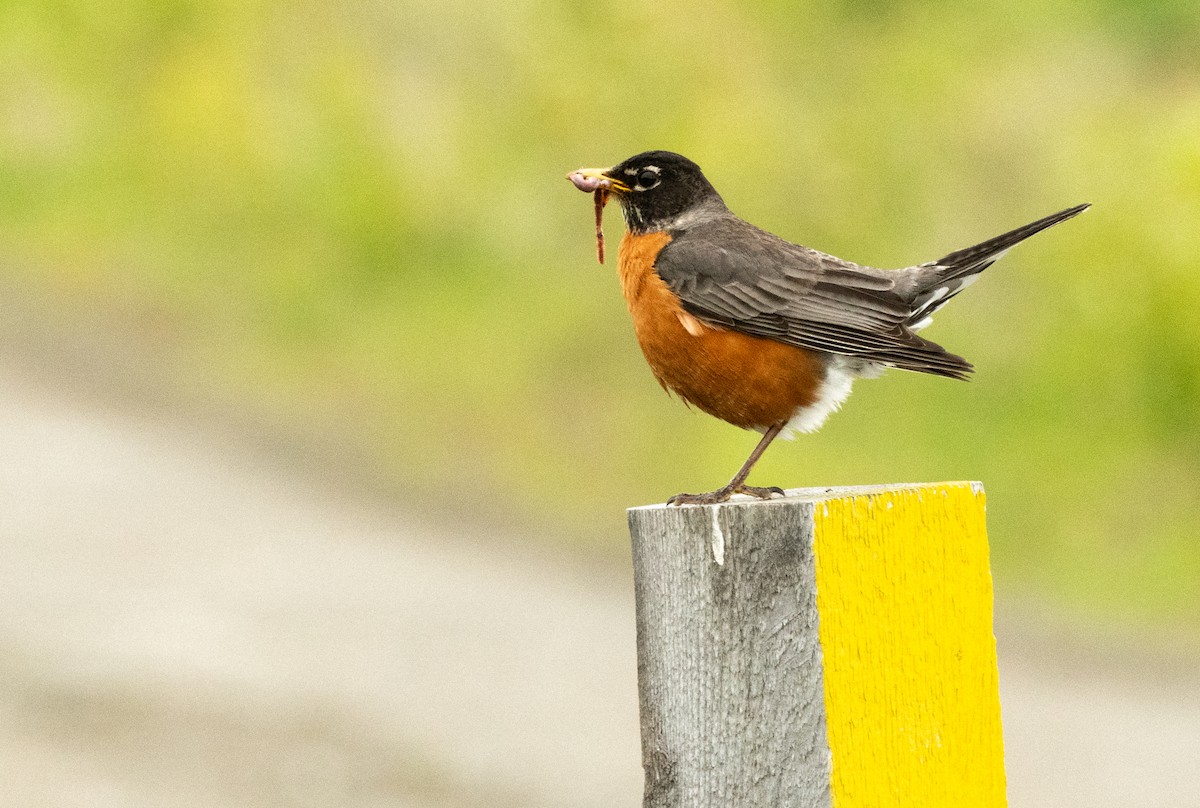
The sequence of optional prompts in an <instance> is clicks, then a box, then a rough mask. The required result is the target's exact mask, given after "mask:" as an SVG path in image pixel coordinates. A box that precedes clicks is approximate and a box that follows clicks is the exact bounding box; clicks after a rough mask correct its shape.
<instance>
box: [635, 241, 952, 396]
mask: <svg viewBox="0 0 1200 808" xmlns="http://www.w3.org/2000/svg"><path fill="white" fill-rule="evenodd" d="M716 244H719V245H721V246H720V247H714V246H713V245H716ZM655 271H656V272H657V273H658V275H659V277H661V278H662V279H663V281H664V282H665V283H666V284H667V286H668V287H670V289H671V290H672V291H674V292H675V294H677V295H678V296H679V298H680V299H681V300H682V302H683V306H684V308H685V309H686V310H687V311H688V312H689V313H690V314H692V315H694V316H696V317H699V318H700V319H702V320H705V321H708V322H710V323H713V324H714V325H718V326H721V327H724V328H729V329H733V330H735V331H740V332H743V333H746V334H751V335H753V336H757V337H766V338H768V339H774V340H778V341H779V342H784V343H787V344H789V345H795V346H796V347H798V348H806V349H808V350H813V351H821V352H825V353H830V354H838V355H841V356H848V357H854V358H856V359H860V360H862V361H866V362H875V363H879V364H884V365H891V366H894V367H898V368H904V369H906V370H916V371H920V372H923V373H934V374H937V375H941V376H949V377H951V378H955V379H965V378H967V375H968V374H969V373H970V371H971V365H970V363H968V362H967V361H966V360H964V359H963V358H961V357H958V356H955V355H953V354H950V353H947V352H946V351H945V349H943V348H942V347H941V346H940V345H937V344H935V343H933V342H930V341H928V340H925V339H922V338H921V337H919V336H917V335H916V334H915V333H913V332H912V330H910V329H909V327H908V324H909V320H910V317H911V315H912V313H913V307H912V303H911V301H910V300H909V299H908V298H909V296H910V295H911V292H908V290H904V292H908V294H907V295H906V294H904V293H902V291H901V290H898V289H897V282H901V283H903V282H904V281H905V280H907V279H906V278H905V276H904V275H903V274H902V273H897V272H894V271H889V270H882V269H873V268H870V267H862V266H859V265H857V264H852V263H850V262H849V261H843V260H841V259H839V258H835V257H833V256H832V255H826V254H825V253H822V252H818V251H817V250H812V249H809V248H807V247H801V246H799V245H797V244H791V243H790V242H787V241H784V240H783V239H780V238H778V237H777V236H773V235H771V234H770V233H767V232H765V231H763V230H759V229H758V228H756V227H754V226H752V225H749V224H747V223H745V222H743V221H741V220H738V219H732V218H730V219H722V220H717V221H713V222H710V223H707V224H706V225H705V226H704V228H703V237H698V236H697V235H696V234H695V231H692V233H683V234H681V235H680V236H679V237H678V238H677V239H675V240H674V241H671V242H670V243H668V244H667V246H666V248H664V250H663V251H662V253H661V254H660V255H659V258H658V261H657V262H656V263H655Z"/></svg>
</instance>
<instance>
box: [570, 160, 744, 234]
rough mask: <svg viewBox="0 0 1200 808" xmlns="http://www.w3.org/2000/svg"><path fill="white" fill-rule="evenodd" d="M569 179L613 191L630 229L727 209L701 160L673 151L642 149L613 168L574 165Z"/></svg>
mask: <svg viewBox="0 0 1200 808" xmlns="http://www.w3.org/2000/svg"><path fill="white" fill-rule="evenodd" d="M567 179H569V180H571V182H572V183H574V184H575V187H576V188H578V189H579V190H581V191H587V192H589V193H590V192H594V191H597V190H603V191H607V192H608V193H609V194H611V195H613V196H615V197H616V198H617V200H618V201H619V202H620V203H621V213H622V214H623V215H624V216H625V225H626V226H627V227H628V228H629V229H630V230H631V231H632V232H634V233H646V232H651V231H655V230H678V229H682V228H685V227H686V226H687V224H688V222H689V220H690V218H691V217H694V216H696V215H697V214H699V213H701V212H704V211H709V210H721V211H723V210H725V203H724V202H723V201H722V200H721V196H720V195H719V194H718V193H717V191H716V189H715V188H713V186H712V183H710V182H709V181H708V179H707V178H706V177H705V176H704V172H702V171H701V170H700V166H698V165H696V164H695V163H693V162H692V161H691V160H689V159H687V158H686V157H684V156H683V155H681V154H676V153H675V152H669V151H648V152H642V153H641V154H635V155H634V156H633V157H630V158H629V159H628V160H625V161H623V162H620V163H618V164H617V165H615V166H612V167H611V168H581V169H578V170H577V171H572V172H571V173H570V174H568V175H567Z"/></svg>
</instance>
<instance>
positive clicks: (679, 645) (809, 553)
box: [629, 483, 1005, 808]
mask: <svg viewBox="0 0 1200 808" xmlns="http://www.w3.org/2000/svg"><path fill="white" fill-rule="evenodd" d="M629 525H630V532H631V533H632V536H633V561H634V576H635V586H636V596H637V629H638V683H639V693H640V697H641V713H642V756H643V765H644V767H645V770H646V790H645V802H644V804H645V806H646V808H668V806H669V807H670V808H692V807H695V808H727V807H732V806H736V807H737V808H767V807H768V806H771V807H772V808H773V807H774V806H796V807H797V808H809V807H810V806H812V807H813V808H827V806H831V805H834V806H837V808H868V807H870V808H874V806H898V807H899V806H913V808H917V807H918V806H919V807H920V808H933V807H935V806H946V808H962V807H963V806H970V807H971V808H1001V807H1002V806H1004V805H1005V794H1004V751H1003V746H1002V740H1001V734H1000V703H999V693H998V674H997V669H996V646H995V638H994V637H993V634H992V585H991V573H990V571H989V567H988V549H987V534H986V528H985V524H984V495H983V489H982V487H981V486H980V485H979V484H977V483H936V484H925V485H904V486H881V487H869V488H834V489H829V488H823V489H800V490H795V491H790V492H788V496H787V497H786V498H783V499H776V500H772V501H757V500H754V501H749V500H742V499H739V500H737V501H735V502H730V503H725V504H723V505H717V506H684V507H667V506H661V505H660V506H649V507H644V508H633V509H631V510H630V511H629Z"/></svg>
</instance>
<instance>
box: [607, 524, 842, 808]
mask: <svg viewBox="0 0 1200 808" xmlns="http://www.w3.org/2000/svg"><path fill="white" fill-rule="evenodd" d="M714 515H715V518H716V519H718V520H719V522H718V523H717V524H716V525H714V521H713V520H714ZM629 521H630V528H631V531H632V533H633V536H634V543H633V546H634V571H635V581H634V582H635V591H636V596H637V623H638V681H639V694H640V697H641V709H642V754H643V764H644V766H645V769H646V791H645V801H644V804H645V806H647V808H666V807H667V806H670V807H671V808H684V807H685V806H686V807H689V808H690V807H691V806H706V807H707V806H783V805H796V806H813V808H822V807H823V806H828V805H829V804H830V796H829V748H828V745H827V743H826V741H825V723H824V707H823V696H822V683H821V665H820V648H819V646H818V642H817V613H816V599H815V591H814V588H813V574H814V567H813V555H812V523H813V519H812V504H811V503H801V502H784V501H778V502H764V503H759V504H755V505H753V506H746V505H743V504H742V503H734V504H726V505H720V506H716V507H696V506H692V507H683V508H674V507H673V508H665V507H658V508H639V509H634V510H631V511H630V513H629ZM718 528H719V530H717V529H718ZM714 534H716V536H718V537H723V539H722V540H720V541H715V542H714ZM722 544H723V552H718V553H717V556H716V557H715V556H714V547H717V548H720V547H721V545H722ZM717 557H720V558H721V561H722V563H718V561H717Z"/></svg>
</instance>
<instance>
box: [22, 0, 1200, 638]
mask: <svg viewBox="0 0 1200 808" xmlns="http://www.w3.org/2000/svg"><path fill="white" fill-rule="evenodd" d="M0 51H2V52H3V54H4V57H5V58H4V59H3V60H2V62H0V144H2V146H3V148H0V262H2V272H3V275H4V278H3V282H4V287H3V293H4V296H5V297H6V298H7V299H6V300H5V301H4V303H3V304H2V305H3V306H4V307H5V308H7V309H8V311H9V312H10V313H11V312H12V311H14V310H15V309H16V308H21V309H22V310H23V311H25V312H26V315H29V316H32V317H33V318H34V319H36V320H38V321H40V322H41V323H42V324H43V325H44V327H45V328H46V330H47V332H48V333H49V332H54V333H56V334H67V335H70V334H77V335H84V336H81V337H80V339H86V340H89V341H91V340H95V339H96V336H95V335H97V334H103V335H107V337H111V338H112V339H113V340H115V341H116V342H115V343H113V344H117V345H120V346H122V347H121V349H120V353H122V355H123V357H124V360H126V365H127V366H137V367H139V368H143V369H144V368H150V369H151V370H152V372H151V374H150V375H152V376H153V377H154V378H155V380H156V381H155V384H157V385H159V386H161V387H162V389H166V390H170V391H173V394H174V395H176V396H178V400H180V401H184V402H189V401H190V402H206V403H207V404H206V406H207V405H211V404H212V403H213V402H216V403H217V406H218V409H220V410H221V411H223V412H224V413H226V415H227V416H228V418H229V419H231V420H236V421H237V422H238V423H241V424H243V425H249V426H250V428H251V429H252V430H253V431H256V432H259V433H262V434H267V435H272V436H275V437H276V438H277V439H278V440H279V441H281V442H284V443H297V444H308V445H312V446H317V447H319V451H320V452H322V453H327V455H328V456H329V457H330V458H331V465H330V468H332V469H341V468H345V467H349V466H353V467H354V468H356V469H357V471H355V472H354V473H353V474H354V475H355V476H356V479H361V481H362V484H364V485H365V484H368V483H369V484H371V485H373V486H377V487H379V488H381V489H382V490H384V491H385V492H388V493H389V496H391V497H393V498H394V499H395V500H397V501H399V502H401V503H403V504H404V505H405V506H407V507H410V508H412V509H414V510H415V511H417V512H419V513H420V514H422V515H423V516H424V517H425V518H429V519H440V520H444V521H446V522H450V523H454V524H460V525H463V526H464V527H463V530H464V532H467V533H472V532H474V531H475V530H477V529H478V530H484V529H487V530H490V529H493V528H495V527H496V526H501V527H503V528H504V529H505V530H506V531H507V532H509V533H511V534H512V535H522V536H528V537H533V538H534V539H535V540H538V541H545V542H550V543H566V544H570V545H574V546H577V547H580V548H583V549H584V551H586V552H592V553H598V554H612V555H614V556H616V555H618V554H620V553H623V552H625V541H626V538H625V534H624V516H623V509H624V508H625V507H627V506H630V505H637V504H644V503H648V502H654V501H661V500H663V499H665V498H666V497H667V496H669V495H671V494H673V493H676V492H677V491H680V490H708V489H710V488H712V487H715V486H716V485H718V484H721V483H723V482H724V481H725V480H726V479H727V478H728V477H729V476H730V475H731V474H732V472H733V471H734V470H735V469H736V467H737V466H738V464H740V463H741V461H742V460H743V459H744V457H745V455H746V454H747V453H748V451H749V449H750V448H751V446H752V445H753V444H754V442H755V440H756V436H755V435H752V434H749V433H744V432H740V431H738V430H736V429H734V428H732V427H730V426H727V425H725V424H722V423H719V422H717V421H715V420H712V419H710V418H708V417H706V416H703V415H700V414H696V413H694V412H689V411H688V410H686V409H685V408H683V407H681V406H680V405H679V404H678V403H677V402H675V401H672V400H670V399H668V398H667V397H666V396H665V395H663V393H662V392H661V390H660V389H659V388H658V385H657V384H656V383H655V382H654V380H653V378H652V377H651V375H650V372H649V370H648V369H647V368H646V367H645V365H644V362H643V360H642V357H641V355H640V352H639V350H638V348H637V345H636V343H635V342H634V339H633V335H632V332H631V328H630V326H629V322H628V317H627V314H626V312H625V304H624V302H623V300H622V299H621V296H620V292H619V289H618V285H617V281H616V278H615V270H614V269H613V267H612V266H611V265H610V266H605V267H597V266H596V263H595V257H594V249H595V247H594V242H593V239H592V234H591V229H592V224H591V216H592V212H591V200H590V199H589V198H588V197H586V196H584V195H582V194H580V193H578V192H577V191H575V190H574V189H573V188H572V187H571V186H570V185H569V184H568V183H567V182H566V181H565V180H564V179H563V175H564V174H565V172H567V171H568V170H570V169H573V168H575V167H578V166H580V165H607V164H611V163H614V162H617V161H619V160H621V159H623V158H625V157H627V156H629V155H630V154H633V153H634V152H637V151H641V150H643V149H649V148H667V149H673V150H676V151H680V152H682V153H684V154H687V155H688V156H690V157H692V158H693V159H695V160H696V161H697V162H699V163H700V164H701V165H702V166H703V167H704V168H705V170H706V172H707V173H708V175H709V177H710V179H712V180H713V182H714V184H715V185H716V186H717V187H718V188H719V189H720V190H721V192H722V193H723V195H724V196H725V198H726V201H727V202H728V203H729V204H730V206H731V207H732V208H733V209H734V210H735V211H737V212H738V213H739V214H741V215H742V216H744V217H746V218H748V219H750V220H752V221H754V222H755V223H756V224H759V225H760V226H763V227H765V228H767V229H770V230H772V231H774V232H777V233H779V234H780V235H783V236H784V237H787V238H789V239H792V240H795V241H799V242H801V243H804V244H808V245H811V246H814V247H817V248H819V249H822V250H826V251H828V252H832V253H835V254H837V255H840V256H843V257H846V258H849V259H852V260H856V261H860V262H863V263H869V264H874V265H877V266H902V265H907V264H912V263H916V262H919V261H924V260H928V259H931V258H934V257H937V256H939V255H942V254H944V253H946V252H948V251H950V250H952V249H956V248H960V247H963V246H967V245H968V244H972V243H974V242H976V241H980V240H982V239H984V238H987V237H990V236H992V235H995V234H997V233H1000V232H1002V231H1004V230H1006V229H1009V228H1011V227H1014V226H1017V225H1020V224H1023V223H1025V222H1027V221H1030V220H1032V219H1034V218H1037V217H1039V216H1041V215H1044V214H1046V213H1049V212H1052V211H1055V210H1058V209H1060V208H1063V207H1066V206H1068V205H1072V204H1075V203H1078V202H1092V203H1094V205H1095V207H1094V208H1093V210H1092V211H1090V212H1089V213H1088V214H1087V215H1086V216H1083V217H1081V218H1080V219H1077V220H1074V221H1072V222H1070V223H1069V224H1066V225H1063V226H1062V227H1060V228H1056V229H1054V230H1053V231H1051V232H1049V233H1046V234H1044V235H1042V236H1039V237H1038V238H1036V239H1035V240H1033V241H1032V242H1030V243H1028V244H1026V245H1022V246H1021V247H1020V248H1019V249H1017V250H1015V251H1014V252H1013V253H1012V254H1011V255H1010V256H1008V257H1007V258H1006V259H1005V260H1004V261H1003V262H1002V263H1001V264H999V265H998V266H997V267H995V268H994V269H992V270H990V271H989V272H988V273H987V275H986V279H985V280H984V281H983V282H982V283H980V284H978V285H976V286H975V287H973V288H972V289H971V290H970V292H969V294H966V295H964V296H963V297H961V298H960V299H958V300H957V301H956V302H955V304H954V305H953V306H951V307H949V308H948V309H947V310H945V311H943V312H942V313H941V314H940V315H939V317H938V321H937V323H936V324H935V325H934V326H933V328H931V329H930V331H929V332H927V334H928V336H930V337H932V338H933V339H935V340H937V341H939V342H941V343H943V344H945V345H947V346H948V347H949V348H950V349H951V350H953V351H955V352H957V353H961V354H963V355H964V356H966V357H968V358H969V359H971V360H972V361H973V362H974V363H975V364H976V366H977V367H978V373H977V376H976V378H975V380H974V381H973V382H972V383H970V384H959V383H953V382H949V381H946V380H942V379H936V378H929V377H920V376H916V375H912V374H905V373H902V372H892V373H890V374H888V375H887V376H886V377H885V378H884V380H881V381H877V382H867V383H860V384H859V385H858V388H857V390H856V394H855V395H854V396H853V397H852V398H851V400H850V402H849V404H848V405H847V407H846V408H845V410H844V411H843V412H842V413H840V414H838V415H836V416H834V417H833V418H831V419H830V421H829V422H828V423H827V425H826V427H825V428H824V429H823V431H821V432H820V433H819V434H817V435H815V436H809V437H801V438H800V439H798V440H797V441H796V442H795V443H793V444H785V443H780V444H778V445H776V446H775V447H774V448H773V449H772V450H771V451H770V452H769V453H768V454H767V456H766V458H765V460H764V461H763V462H762V463H761V464H760V466H759V468H758V469H757V471H756V474H755V477H754V479H755V480H758V481H760V482H762V483H765V484H778V485H784V486H789V487H790V486H809V485H832V484H860V483H861V484H865V483H879V482H901V481H921V480H953V479H980V480H983V481H984V483H985V485H986V487H987V490H988V495H989V504H990V509H989V519H990V528H991V536H992V539H993V552H994V562H995V569H996V573H997V578H998V591H999V593H1000V595H1001V597H1009V598H1014V597H1015V598H1021V597H1029V598H1038V599H1045V600H1049V601H1052V602H1054V603H1057V604H1059V605H1060V606H1061V607H1063V608H1064V609H1066V610H1068V611H1078V612H1082V613H1085V614H1089V615H1098V616H1103V617H1104V619H1105V620H1109V619H1112V620H1124V619H1134V620H1137V619H1143V618H1148V619H1154V620H1155V621H1160V622H1165V623H1169V624H1176V625H1180V626H1188V625H1194V624H1195V620H1196V618H1198V617H1200V591H1198V590H1197V587H1196V580H1197V576H1198V574H1200V541H1197V538H1198V536H1200V407H1198V406H1197V405H1198V401H1197V399H1198V398H1200V272H1198V271H1197V255H1200V57H1198V56H1197V54H1200V6H1197V5H1196V4H1195V3H1190V2H1180V1H1179V0H1161V1H1160V2H1140V3H1135V2H1124V0H1080V1H1079V2H1063V3H1053V4H1046V3H1041V2H1033V1H1032V0H1017V2H1008V3H1004V4H985V3H969V4H957V5H952V6H951V5H947V4H944V3H940V2H903V3H902V2H885V1H882V0H877V1H876V2H861V0H859V1H857V2H843V3H820V4H817V3H803V2H801V3H796V2H787V3H784V2H762V3H757V4H740V3H732V2H719V1H718V2H712V3H709V4H707V5H706V6H705V7H704V9H703V10H702V11H701V10H698V9H697V8H695V7H693V6H692V5H690V4H684V3H673V2H668V3H660V4H653V5H650V4H631V3H618V2H605V1H604V0H599V1H598V2H591V3H578V4H574V3H563V4H557V3H551V2H546V0H516V1H515V2H507V3H485V2H448V3H445V2H444V3H429V2H425V3H412V2H403V0H402V1H401V2H394V3H380V2H349V3H344V4H330V3H311V2H290V3H283V2H274V0H260V1H259V2H241V1H240V0H239V2H189V0H148V1H147V2H119V1H114V2H95V1H94V0H92V1H91V2H86V3H85V2H71V1H70V0H61V1H59V2H54V1H53V0H51V1H50V2H45V1H44V0H43V1H42V2H36V3H32V2H4V3H3V4H2V5H0ZM619 219H620V217H619V215H618V214H617V212H616V210H615V209H612V210H610V211H609V216H608V220H607V225H606V226H607V230H608V234H609V238H610V239H611V240H612V243H613V244H615V241H616V239H617V238H618V237H619V233H620V222H619ZM97 344H98V343H97ZM121 366H122V365H121V364H120V363H118V364H117V365H116V366H115V367H117V368H120V367H121ZM119 372H120V371H119V370H115V371H113V373H114V374H115V375H119ZM114 383H119V380H118V379H114ZM338 458H349V459H350V460H349V461H348V462H347V463H345V464H344V465H338V464H337V463H334V462H333V461H334V460H337V459H338ZM347 473H348V474H349V472H347Z"/></svg>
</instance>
